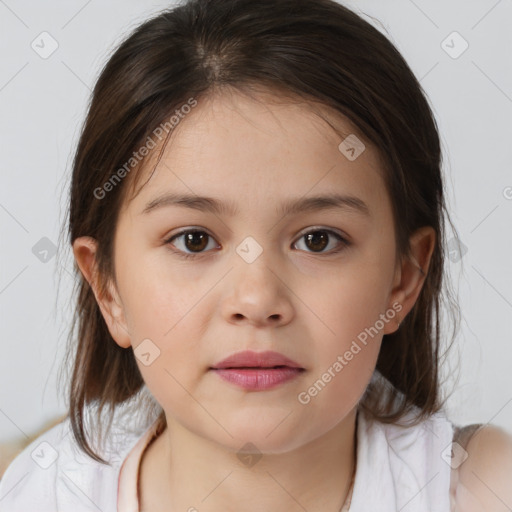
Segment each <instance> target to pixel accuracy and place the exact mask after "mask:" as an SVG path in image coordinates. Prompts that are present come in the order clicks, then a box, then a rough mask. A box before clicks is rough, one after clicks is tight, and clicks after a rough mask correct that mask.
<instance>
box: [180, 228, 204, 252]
mask: <svg viewBox="0 0 512 512" xmlns="http://www.w3.org/2000/svg"><path fill="white" fill-rule="evenodd" d="M199 238H202V242H203V243H202V244H201V243H200V246H199V247H197V246H196V243H197V241H198V239H199ZM189 242H192V246H191V244H190V243H189ZM205 242H206V236H205V233H200V232H197V233H187V236H186V242H185V244H186V246H187V249H190V250H194V249H198V250H199V251H200V250H202V249H204V248H205V247H206V245H207V243H205Z"/></svg>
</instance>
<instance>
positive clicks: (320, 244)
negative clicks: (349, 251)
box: [296, 229, 350, 253]
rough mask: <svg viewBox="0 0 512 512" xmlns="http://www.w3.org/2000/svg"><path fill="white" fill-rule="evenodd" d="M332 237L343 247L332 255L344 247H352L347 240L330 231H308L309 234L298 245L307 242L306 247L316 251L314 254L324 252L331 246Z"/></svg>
mask: <svg viewBox="0 0 512 512" xmlns="http://www.w3.org/2000/svg"><path fill="white" fill-rule="evenodd" d="M332 237H334V238H336V239H337V240H338V241H339V242H340V245H341V246H340V247H338V248H337V249H334V250H333V251H331V253H336V252H339V251H341V250H342V249H343V248H344V247H348V246H349V245H350V244H349V242H348V241H347V240H346V239H345V238H343V237H342V236H341V235H339V234H338V233H336V232H335V231H332V230H330V229H315V230H312V231H308V232H307V233H304V234H303V235H302V236H301V237H300V238H299V240H297V242H296V243H299V242H300V241H302V240H305V243H306V245H307V246H308V245H309V248H312V249H314V250H313V251H312V252H324V251H323V250H324V249H325V247H326V246H327V245H328V244H329V239H330V238H332Z"/></svg>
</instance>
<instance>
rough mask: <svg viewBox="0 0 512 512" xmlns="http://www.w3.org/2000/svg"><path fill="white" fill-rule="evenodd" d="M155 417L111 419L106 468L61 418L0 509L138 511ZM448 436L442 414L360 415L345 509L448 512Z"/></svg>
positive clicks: (7, 484) (4, 487)
mask: <svg viewBox="0 0 512 512" xmlns="http://www.w3.org/2000/svg"><path fill="white" fill-rule="evenodd" d="M411 415H412V413H411V414H409V415H408V416H406V417H404V418H403V419H402V420H401V423H402V424H403V423H404V422H406V421H408V419H410V417H411ZM155 420H156V416H155V417H152V418H149V419H148V420H146V421H143V422H142V424H139V425H138V427H136V428H135V430H133V429H132V430H130V428H128V425H127V422H126V421H124V420H123V421H122V422H117V423H116V422H115V421H114V423H113V425H112V430H111V435H110V436H109V438H108V439H107V442H106V443H105V447H104V448H103V449H102V451H100V454H101V455H102V457H103V458H106V459H107V460H109V461H110V463H111V465H110V466H106V465H104V464H101V463H99V462H96V461H94V460H93V459H91V458H90V457H88V456H87V455H86V454H84V453H82V452H81V450H79V448H78V446H77V445H76V443H75V442H74V441H73V439H72V434H71V432H70V425H69V419H66V420H65V421H63V422H62V423H60V424H58V425H56V426H55V427H53V428H52V429H50V430H49V431H47V432H45V433H44V434H42V435H41V436H40V437H38V438H37V439H36V440H35V441H33V442H32V443H31V444H30V445H28V446H27V447H25V449H24V450H23V451H22V452H21V453H20V454H19V455H18V456H17V457H16V458H15V459H14V461H13V462H12V463H11V464H10V465H9V467H8V468H7V470H6V472H5V473H4V475H3V478H2V479H1V480H0V511H1V512H29V511H36V510H37V511H38V512H55V511H57V510H58V511H59V512H82V511H84V512H85V511H87V512H90V511H92V510H101V511H102V512H138V510H139V509H138V496H137V477H138V467H139V463H140V460H141V456H142V454H143V452H144V449H145V448H146V447H147V446H148V444H149V443H150V442H151V440H152V439H153V437H154V433H155V425H156V421H155ZM453 432H454V426H453V425H452V423H451V422H450V421H449V420H448V419H447V418H446V416H445V415H444V413H437V414H435V415H433V416H431V417H430V418H429V419H427V420H425V421H423V422H422V423H420V424H419V425H416V426H414V427H408V428H402V427H400V426H398V425H387V424H383V423H380V422H373V421H370V420H369V419H368V418H367V417H366V415H365V414H364V413H363V411H362V410H359V413H358V425H357V466H356V475H355V481H354V487H353V493H352V499H351V503H350V507H349V509H348V510H349V511H350V512H368V511H369V510H372V511H377V510H378V511H379V512H397V510H400V511H401V512H450V508H451V507H450V476H451V472H452V471H451V467H450V464H449V463H450V454H451V449H452V436H453ZM452 481H453V480H452Z"/></svg>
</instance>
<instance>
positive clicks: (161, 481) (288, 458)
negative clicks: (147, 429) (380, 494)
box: [139, 409, 357, 512]
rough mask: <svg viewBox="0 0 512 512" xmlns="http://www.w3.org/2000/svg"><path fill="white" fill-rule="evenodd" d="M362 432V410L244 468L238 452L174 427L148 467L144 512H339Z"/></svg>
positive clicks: (144, 469)
mask: <svg viewBox="0 0 512 512" xmlns="http://www.w3.org/2000/svg"><path fill="white" fill-rule="evenodd" d="M355 433H356V409H354V410H352V411H351V412H350V413H349V414H348V415H347V416H346V417H345V418H344V419H343V420H342V421H341V422H339V423H338V424H337V425H336V426H335V427H334V428H332V429H331V430H329V431H328V432H327V433H326V434H324V435H323V436H321V437H319V438H317V439H315V440H313V441H311V442H309V443H308V444H306V445H302V446H300V447H298V448H296V449H294V450H291V451H288V452H285V453H279V454H267V453H264V454H262V456H261V457H260V456H259V455H256V456H255V458H253V459H248V458H242V460H243V462H242V461H241V459H240V458H239V457H238V456H237V453H236V451H233V450H229V449H227V448H226V447H225V446H222V445H219V444H217V443H215V442H213V441H211V440H209V439H205V438H204V437H201V436H198V435H197V434H195V433H194V432H191V431H190V430H188V429H186V428H184V427H183V426H182V425H181V424H179V423H177V422H171V423H169V422H168V425H167V427H166V428H165V430H164V431H163V432H162V433H161V435H160V436H159V437H158V438H157V439H156V440H155V441H154V442H153V443H152V444H151V445H150V446H149V447H148V449H147V450H146V452H145V453H144V454H143V457H142V460H141V466H140V488H139V501H140V508H141V510H164V509H165V510H171V511H174V510H191V511H195V510H196V509H197V510H200V511H201V512H209V511H211V512H213V511H218V510H244V511H245V512H259V511H261V510H297V511H300V510H304V509H305V510H311V511H314V510H322V511H325V512H327V511H332V512H338V511H340V510H341V508H342V506H343V504H344V503H345V501H346V498H347V495H348V494H349V490H350V486H351V483H352V478H353V473H354V469H355V453H356V452H355V450H356V449H357V447H356V443H355ZM194 507H195V508H194Z"/></svg>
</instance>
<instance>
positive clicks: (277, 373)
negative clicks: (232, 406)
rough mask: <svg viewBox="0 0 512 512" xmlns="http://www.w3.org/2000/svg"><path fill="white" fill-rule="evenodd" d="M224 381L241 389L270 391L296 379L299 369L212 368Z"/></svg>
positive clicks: (300, 370)
mask: <svg viewBox="0 0 512 512" xmlns="http://www.w3.org/2000/svg"><path fill="white" fill-rule="evenodd" d="M212 369H213V370H214V371H215V373H217V374H218V375H219V377H221V378H222V379H224V380H227V381H228V382H231V383H233V384H236V385H237V386H240V387H241V388H243V389H252V390H258V391H261V390H265V389H271V388H274V387H276V386H278V385H279V384H283V383H285V382H288V381H290V380H292V379H295V378H296V377H298V376H299V375H300V374H301V373H302V372H303V371H304V370H303V369H301V368H290V367H283V368H229V369H228V368H212Z"/></svg>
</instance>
